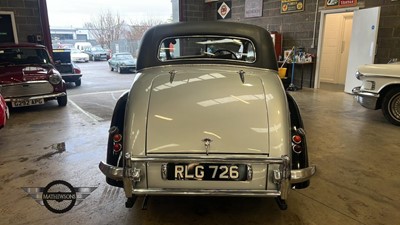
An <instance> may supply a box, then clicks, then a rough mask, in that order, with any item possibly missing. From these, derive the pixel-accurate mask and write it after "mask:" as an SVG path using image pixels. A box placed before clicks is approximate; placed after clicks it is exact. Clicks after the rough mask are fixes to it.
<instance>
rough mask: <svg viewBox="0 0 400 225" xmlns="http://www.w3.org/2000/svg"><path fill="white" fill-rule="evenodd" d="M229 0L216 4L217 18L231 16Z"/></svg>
mask: <svg viewBox="0 0 400 225" xmlns="http://www.w3.org/2000/svg"><path fill="white" fill-rule="evenodd" d="M231 7H232V3H231V1H225V2H220V3H218V4H217V9H218V10H217V19H229V18H231V17H232V13H231Z"/></svg>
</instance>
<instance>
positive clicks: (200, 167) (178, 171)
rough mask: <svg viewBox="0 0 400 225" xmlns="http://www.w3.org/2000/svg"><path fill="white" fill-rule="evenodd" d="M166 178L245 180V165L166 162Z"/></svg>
mask: <svg viewBox="0 0 400 225" xmlns="http://www.w3.org/2000/svg"><path fill="white" fill-rule="evenodd" d="M167 180H199V181H202V180H219V181H244V180H247V165H244V164H218V163H217V164H215V163H212V164H211V163H168V164H167Z"/></svg>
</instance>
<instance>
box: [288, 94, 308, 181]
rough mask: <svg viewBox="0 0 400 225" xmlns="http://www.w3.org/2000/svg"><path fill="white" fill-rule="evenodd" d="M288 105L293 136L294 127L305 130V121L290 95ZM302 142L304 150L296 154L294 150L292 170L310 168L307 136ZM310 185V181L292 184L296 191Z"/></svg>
mask: <svg viewBox="0 0 400 225" xmlns="http://www.w3.org/2000/svg"><path fill="white" fill-rule="evenodd" d="M286 97H287V101H288V105H289V112H290V126H291V135H293V134H294V131H293V127H296V128H297V129H299V128H302V129H304V124H303V119H302V118H301V114H300V109H299V107H298V105H297V103H296V101H295V100H294V98H293V97H292V96H291V95H290V94H289V93H286ZM302 139H303V140H302V141H303V143H304V150H303V151H302V152H301V153H300V154H297V153H294V152H293V151H292V150H291V151H292V159H291V160H292V169H294V170H295V169H303V168H306V167H308V166H309V163H308V149H307V139H306V137H305V135H304V136H303V137H302ZM309 185H310V181H309V180H307V181H304V182H302V183H297V184H292V188H295V189H303V188H306V187H308V186H309Z"/></svg>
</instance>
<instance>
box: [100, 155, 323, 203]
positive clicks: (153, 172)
mask: <svg viewBox="0 0 400 225" xmlns="http://www.w3.org/2000/svg"><path fill="white" fill-rule="evenodd" d="M125 157H126V158H129V159H128V160H126V161H125V162H126V163H125V167H117V166H113V165H109V164H107V163H105V162H103V161H101V162H100V164H99V168H100V170H101V172H102V173H103V174H104V175H105V176H106V177H107V178H110V179H113V180H117V181H122V180H123V181H124V189H125V194H126V196H127V197H132V196H133V195H214V196H258V197H280V198H282V199H286V198H287V194H288V192H289V190H290V188H291V184H296V183H301V182H304V181H307V180H309V179H310V178H311V177H312V176H313V175H314V174H315V172H316V167H315V166H310V167H307V168H303V169H297V170H291V169H290V166H291V165H290V158H289V157H288V156H282V157H280V158H271V157H265V156H251V157H248V156H247V157H246V156H239V157H229V158H227V157H224V158H222V157H217V156H216V157H210V156H206V157H201V156H200V157H195V158H194V157H190V158H189V157H187V158H186V157H166V156H162V157H137V158H135V157H131V156H130V155H129V154H126V155H125ZM198 162H202V163H223V164H244V163H245V164H247V171H246V173H247V174H246V176H247V178H246V180H245V181H237V182H232V181H227V182H225V183H224V187H225V188H220V187H218V188H213V185H215V184H216V183H219V182H215V181H211V182H210V181H189V182H193V183H191V185H189V186H190V187H188V186H184V185H183V183H182V181H179V180H174V181H170V180H167V178H166V177H167V166H166V165H167V163H198ZM263 174H264V175H263ZM265 175H266V176H265ZM151 176H152V177H151ZM153 178H154V179H155V180H158V181H157V182H152V181H151V179H153ZM262 178H264V179H265V180H263V179H262ZM203 182H204V183H205V182H207V184H206V185H208V186H207V188H204V187H201V185H200V183H203ZM260 182H261V183H260ZM251 183H255V185H254V184H253V185H252V184H251ZM150 184H155V185H150ZM168 184H169V185H168ZM261 184H264V186H269V185H272V186H274V188H270V187H269V188H267V189H266V188H264V189H260V188H251V187H260V186H262V185H261ZM147 185H148V186H147ZM164 185H165V186H164ZM240 185H241V186H240ZM246 185H248V186H246ZM153 186H154V187H153ZM235 186H237V187H238V188H231V187H235ZM214 187H215V186H214ZM249 187H250V188H249Z"/></svg>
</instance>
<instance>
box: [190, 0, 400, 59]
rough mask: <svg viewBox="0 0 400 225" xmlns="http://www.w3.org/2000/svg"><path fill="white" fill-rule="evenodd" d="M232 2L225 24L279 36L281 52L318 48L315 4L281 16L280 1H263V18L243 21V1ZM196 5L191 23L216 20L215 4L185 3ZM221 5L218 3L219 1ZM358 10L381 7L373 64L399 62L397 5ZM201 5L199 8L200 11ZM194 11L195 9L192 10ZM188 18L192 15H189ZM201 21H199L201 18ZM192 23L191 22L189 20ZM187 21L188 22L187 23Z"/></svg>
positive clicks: (381, 2) (385, 1)
mask: <svg viewBox="0 0 400 225" xmlns="http://www.w3.org/2000/svg"><path fill="white" fill-rule="evenodd" d="M231 1H232V18H231V19H228V20H227V21H237V22H242V23H249V24H255V25H258V26H261V27H264V28H265V29H268V30H270V31H278V32H280V33H283V35H284V41H283V48H284V49H290V48H291V47H292V46H301V47H304V48H305V50H306V51H307V52H310V53H314V54H316V52H317V46H318V33H319V20H320V13H318V14H317V24H316V34H315V42H314V48H312V46H313V32H314V20H315V10H316V3H317V0H305V1H304V2H305V7H304V8H305V10H304V11H303V12H298V13H289V14H281V13H280V3H281V1H280V0H264V1H263V15H262V17H257V18H244V5H245V0H231ZM186 2H188V4H196V5H197V7H196V8H197V9H200V10H203V12H201V13H199V14H198V15H197V16H199V17H197V18H195V20H216V19H217V14H216V12H217V3H216V2H214V3H206V4H205V3H204V1H198V2H197V1H196V3H195V1H193V0H192V1H186ZM220 2H222V0H220ZM358 2H359V3H358V4H359V6H360V7H362V8H371V7H375V6H381V16H380V24H379V34H378V43H377V44H378V49H377V56H376V57H375V62H376V63H386V62H388V60H389V59H390V58H395V57H397V58H399V59H400V1H391V0H358ZM324 4H325V3H324V1H323V0H319V5H318V8H319V9H321V7H323V6H324ZM201 5H202V7H201ZM192 9H195V8H192ZM190 15H194V13H193V12H191V13H190ZM201 17H202V18H201ZM193 20H194V19H193ZM187 21H190V20H187Z"/></svg>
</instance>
